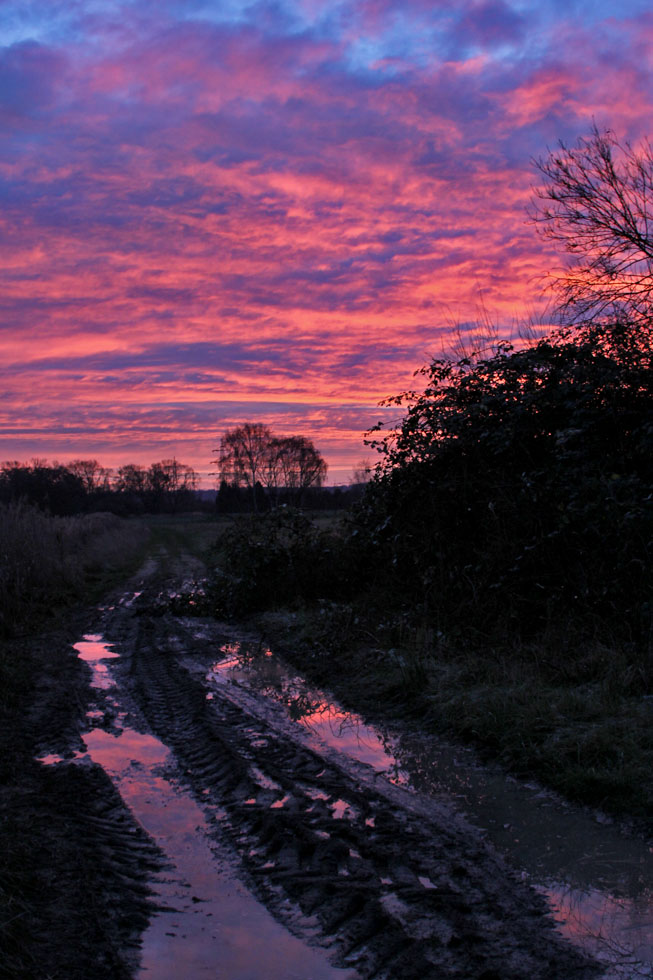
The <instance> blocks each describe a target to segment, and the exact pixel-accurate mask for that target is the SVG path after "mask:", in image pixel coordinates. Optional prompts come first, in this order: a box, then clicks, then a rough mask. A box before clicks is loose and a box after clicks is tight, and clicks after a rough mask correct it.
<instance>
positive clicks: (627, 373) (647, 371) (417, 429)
mask: <svg viewBox="0 0 653 980" xmlns="http://www.w3.org/2000/svg"><path fill="white" fill-rule="evenodd" d="M422 373H423V374H424V376H425V377H426V379H427V385H426V388H425V390H424V392H423V393H421V394H415V393H409V394H408V395H402V396H399V397H398V398H397V399H394V401H395V403H396V404H398V405H403V404H408V405H409V407H408V411H407V414H406V416H405V418H404V419H403V421H402V422H401V425H400V427H399V428H398V430H397V431H396V432H394V433H390V434H387V435H384V436H383V437H381V438H377V441H376V443H375V444H376V446H377V448H379V449H380V450H381V452H382V454H383V465H382V473H381V475H380V476H379V478H378V479H377V480H376V481H375V482H374V483H373V484H372V486H371V487H370V491H369V493H368V495H367V497H366V499H365V501H364V504H363V507H362V508H361V510H360V512H359V515H358V523H359V533H360V536H361V537H366V538H367V539H368V540H369V541H374V542H375V547H376V553H377V556H376V560H375V564H376V565H377V567H379V568H381V569H383V570H384V571H385V573H386V577H387V587H388V588H389V589H390V588H391V589H392V591H393V592H394V593H395V595H398V596H401V595H403V596H405V597H407V596H409V595H410V596H412V597H413V600H414V602H415V603H419V604H420V606H421V607H422V609H423V610H424V611H425V612H426V613H427V615H428V617H429V618H430V619H431V620H432V621H433V622H435V623H437V625H438V626H439V627H440V628H442V629H447V630H452V629H459V628H460V627H461V625H463V624H466V625H473V627H474V628H475V629H477V630H478V631H479V632H481V633H482V634H484V635H486V636H489V635H496V634H497V633H504V634H506V633H508V634H510V635H511V636H512V637H513V638H519V637H520V636H521V637H524V638H529V637H532V636H533V635H534V634H538V633H541V632H542V631H543V630H545V629H548V628H550V627H551V626H553V625H555V624H556V623H558V624H559V623H560V622H562V621H564V620H565V619H569V618H572V619H574V620H575V621H579V620H583V619H585V620H586V621H588V622H589V621H590V620H591V621H592V622H595V623H602V624H604V625H605V624H610V625H611V626H612V628H617V627H618V629H619V631H620V633H621V634H622V636H625V637H626V638H630V639H632V640H633V641H634V642H635V643H637V644H642V643H643V644H644V645H647V644H648V643H649V642H650V630H651V601H650V600H651V586H652V584H653V583H652V581H651V558H652V557H653V452H652V451H653V413H652V411H651V409H652V407H653V403H652V400H651V393H652V388H651V381H652V379H653V371H652V366H651V349H650V345H649V344H648V341H647V339H646V335H645V336H642V335H639V336H638V335H637V334H633V332H631V331H630V330H629V328H628V326H627V325H620V324H618V325H616V326H612V327H610V328H607V327H602V328H599V327H596V326H588V327H586V328H583V329H580V330H577V331H576V332H574V333H573V334H572V332H571V331H569V330H567V331H561V332H559V333H557V334H555V335H553V336H552V337H549V338H546V339H543V340H541V341H540V342H539V343H536V344H535V345H533V346H531V347H529V348H527V349H524V350H513V349H512V348H511V347H510V346H509V345H502V346H500V347H499V348H498V349H497V350H496V351H495V352H494V353H492V354H491V355H490V356H486V357H482V358H477V359H464V360H462V361H460V362H458V363H452V362H449V361H434V362H433V363H432V364H431V365H429V366H428V367H427V368H425V369H423V372H422Z"/></svg>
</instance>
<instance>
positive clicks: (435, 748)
mask: <svg viewBox="0 0 653 980" xmlns="http://www.w3.org/2000/svg"><path fill="white" fill-rule="evenodd" d="M220 654H221V656H220V658H219V659H218V660H217V661H216V663H215V664H213V666H212V667H211V669H210V671H209V673H208V675H207V679H208V681H209V683H217V684H225V683H238V684H243V685H245V686H247V687H249V688H250V689H253V690H255V691H257V692H258V693H261V694H265V695H267V696H268V697H271V698H273V699H274V700H275V701H277V702H278V703H279V704H280V705H282V706H283V707H284V709H285V711H286V713H287V716H288V718H290V719H291V720H293V721H294V722H297V723H298V724H300V725H302V726H303V728H304V729H305V731H306V733H307V735H308V738H309V741H310V740H311V739H312V740H314V742H315V743H316V744H319V743H321V744H327V745H329V746H330V747H331V748H335V749H337V750H338V751H340V752H343V753H345V754H346V755H347V756H349V757H351V758H353V759H356V760H358V761H360V762H364V763H367V764H368V765H371V766H372V767H373V768H374V769H376V770H377V771H378V772H380V773H383V774H384V775H385V777H386V778H388V779H390V780H391V781H393V782H395V783H400V784H402V785H404V786H406V787H408V788H410V789H413V790H415V791H416V792H419V793H422V794H426V795H429V796H432V797H445V798H446V799H447V800H451V799H452V798H453V800H454V801H455V802H456V804H457V806H458V807H459V809H460V810H461V811H462V812H463V813H464V814H465V816H466V817H467V818H468V819H469V820H470V822H472V823H474V824H476V825H477V826H478V827H479V828H480V829H481V830H482V831H483V833H484V836H486V838H487V839H488V840H489V841H491V842H492V843H493V844H494V846H496V847H497V848H498V849H499V850H500V851H501V852H502V853H503V854H504V855H506V857H507V858H508V859H509V860H510V862H511V863H512V864H513V866H516V867H517V868H518V869H519V870H520V871H521V872H522V875H523V877H524V878H526V879H528V880H530V881H531V882H532V883H533V884H534V885H535V886H536V887H537V888H538V890H539V891H541V892H542V893H543V894H544V895H545V896H546V897H547V899H548V901H549V904H550V906H551V909H552V913H553V916H554V918H555V920H556V922H557V924H558V928H559V929H560V931H561V932H562V933H563V934H564V935H566V936H567V937H568V938H570V939H571V940H572V941H573V942H574V943H576V944H578V945H579V946H581V947H582V948H584V949H585V950H587V952H589V953H591V954H592V955H594V956H598V957H599V958H600V959H602V960H603V961H604V962H605V963H606V964H609V967H610V968H609V972H608V974H607V976H610V977H613V978H623V980H626V978H634V977H653V854H652V853H651V850H650V849H649V848H648V847H647V846H646V844H645V843H644V842H642V841H640V840H637V839H630V838H628V837H625V836H622V835H621V834H620V833H619V832H618V830H617V829H616V828H615V827H613V826H611V825H610V823H609V821H608V822H607V823H606V822H604V821H602V822H598V821H599V820H600V819H601V818H600V817H593V816H592V815H591V814H590V813H588V812H585V811H581V810H577V809H576V808H574V807H571V806H567V805H565V804H564V803H563V802H561V801H560V800H558V799H557V798H555V797H554V795H553V794H551V793H548V792H547V791H544V790H542V789H541V787H538V786H536V785H528V784H526V785H524V784H522V783H517V782H516V781H515V780H510V779H506V777H505V776H504V775H503V774H502V773H501V772H499V771H495V772H493V771H492V770H489V769H487V768H485V767H481V766H479V765H478V763H477V761H476V759H475V757H474V755H473V753H472V752H471V751H468V750H466V749H464V748H460V747H453V746H450V745H447V744H446V743H443V742H442V741H441V740H439V739H435V738H434V737H432V736H428V735H416V734H410V735H409V734H396V733H391V732H385V731H382V730H380V729H377V728H376V727H374V726H372V725H367V724H365V722H364V721H363V719H362V718H361V717H360V716H358V715H356V714H354V713H352V712H347V711H344V710H343V709H342V707H341V706H340V705H338V704H337V703H336V702H335V701H333V699H331V698H329V697H328V696H327V695H326V694H325V693H324V692H323V691H320V690H318V689H316V688H314V687H312V686H311V685H309V684H308V683H307V682H306V681H305V680H304V679H303V678H301V677H300V676H298V675H297V674H296V673H295V672H294V671H293V670H292V668H290V667H288V666H287V665H285V664H284V663H283V661H282V660H281V659H280V658H278V657H277V656H273V655H272V654H271V652H270V651H269V650H264V649H262V648H261V647H256V646H255V645H251V644H249V645H248V644H244V643H243V644H239V643H233V642H231V643H228V644H224V645H223V646H222V647H221V648H220ZM338 803H339V804H342V807H341V810H342V816H343V817H346V809H345V807H346V804H345V802H344V801H338ZM338 815H340V812H339V814H338Z"/></svg>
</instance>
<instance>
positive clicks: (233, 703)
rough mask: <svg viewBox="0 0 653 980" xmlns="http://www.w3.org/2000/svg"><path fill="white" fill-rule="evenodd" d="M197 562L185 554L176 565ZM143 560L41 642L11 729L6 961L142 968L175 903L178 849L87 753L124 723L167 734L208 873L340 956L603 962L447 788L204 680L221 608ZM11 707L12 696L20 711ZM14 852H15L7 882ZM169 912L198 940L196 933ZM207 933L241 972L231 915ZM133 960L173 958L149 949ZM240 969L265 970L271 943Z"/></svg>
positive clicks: (216, 644) (214, 653) (363, 962)
mask: <svg viewBox="0 0 653 980" xmlns="http://www.w3.org/2000/svg"><path fill="white" fill-rule="evenodd" d="M194 571H195V570H194V569H193V568H192V567H190V565H186V566H185V567H184V566H183V565H180V567H179V568H178V569H177V575H176V583H177V584H179V582H180V580H181V579H183V577H184V576H187V577H188V576H189V575H192V574H193V572H194ZM143 579H144V580H143V581H142V582H140V581H139V582H138V583H135V584H134V586H133V588H132V590H131V592H130V593H129V596H130V597H129V598H126V596H127V593H125V595H123V597H122V601H120V598H119V597H116V599H115V600H114V601H113V602H109V603H108V604H107V605H106V606H105V607H104V608H103V609H102V610H100V611H99V612H97V613H96V615H95V616H94V617H93V618H89V619H87V620H85V621H84V622H82V621H81V620H80V621H79V622H78V623H76V624H73V625H74V627H75V630H74V632H75V635H74V636H71V637H66V638H64V637H59V639H58V642H57V644H55V645H53V644H52V643H51V642H50V644H49V643H48V642H46V640H45V639H44V640H43V641H42V642H41V644H40V648H39V650H38V651H36V650H35V649H32V650H31V654H30V655H32V656H37V655H38V656H39V657H40V658H41V659H42V669H41V673H40V677H41V681H40V685H41V686H40V690H39V691H37V692H35V693H34V694H33V695H32V697H31V698H26V699H25V702H24V705H23V708H24V709H25V710H24V711H22V715H23V719H24V720H23V723H22V728H23V730H22V732H21V733H20V738H19V739H18V738H17V736H16V733H15V732H13V733H12V732H11V731H10V730H5V732H4V744H5V746H7V747H8V748H9V749H11V748H12V746H13V747H14V748H16V747H17V746H18V745H19V746H20V751H19V755H20V758H19V759H17V760H15V761H14V763H13V764H12V766H11V767H10V770H11V771H10V772H9V773H8V777H9V778H8V780H7V782H6V785H5V787H4V788H3V790H2V800H3V805H4V807H5V814H7V815H8V819H9V820H10V821H12V822H13V823H12V827H13V831H12V834H11V835H10V836H11V839H12V841H17V844H16V845H15V847H17V848H18V850H20V849H21V848H22V849H23V851H24V852H25V853H26V854H27V855H28V858H29V862H30V867H31V876H28V878H27V883H26V882H25V881H23V882H22V885H21V887H22V890H23V892H24V894H21V895H19V896H18V897H17V898H16V899H15V904H14V906H13V908H8V909H7V922H6V923H5V928H4V930H3V931H2V932H1V933H0V936H2V944H3V952H4V951H6V952H7V954H8V955H9V957H10V959H7V958H6V957H5V958H4V959H3V963H4V964H5V966H4V967H3V968H2V969H4V975H5V976H16V977H18V976H25V977H27V976H35V977H39V976H43V977H46V976H50V977H56V978H59V977H61V978H63V977H66V978H73V980H75V978H77V977H80V978H81V977H90V976H93V977H94V978H103V977H107V978H108V977H112V978H120V977H127V976H135V975H137V974H138V971H139V970H140V966H139V958H138V956H137V948H138V942H139V937H140V935H141V934H142V932H143V929H144V927H145V924H146V922H147V921H148V919H151V920H152V921H153V923H156V922H157V921H158V922H159V923H160V922H161V921H163V920H164V918H165V916H170V915H171V914H172V915H174V913H170V912H162V911H160V907H161V906H162V905H165V904H166V902H169V903H173V898H174V896H172V895H171V894H170V893H169V894H168V895H167V897H166V895H165V894H164V892H163V891H162V890H161V888H160V884H161V883H162V882H164V883H165V882H166V881H167V882H168V883H170V882H171V881H173V880H174V878H175V873H176V872H175V869H174V868H171V867H170V855H169V856H168V859H167V860H166V857H165V855H164V853H163V849H162V847H157V846H156V845H155V843H154V837H155V836H156V833H157V832H156V830H150V835H148V834H147V833H146V831H145V830H144V829H143V827H142V826H141V823H143V824H147V820H146V818H145V817H144V816H143V813H142V812H141V814H140V815H139V817H138V820H139V821H141V822H140V823H139V822H138V821H137V819H136V818H135V816H134V815H133V814H134V813H135V812H136V811H137V809H138V808H137V804H136V802H135V801H134V800H133V799H131V800H129V807H128V806H127V804H126V803H125V802H124V800H123V799H122V798H121V796H120V795H119V794H118V792H117V790H116V788H115V786H114V783H113V782H112V781H111V779H110V778H109V775H108V774H107V770H108V771H109V772H111V764H106V763H105V764H103V765H102V766H101V765H98V764H97V762H94V761H93V759H101V747H102V744H103V743H106V739H107V738H114V739H116V740H118V741H119V739H120V737H121V735H122V736H123V737H124V733H125V732H135V733H137V734H141V735H145V736H148V737H150V738H152V737H153V736H154V737H155V738H156V739H158V740H159V742H160V744H161V745H162V746H163V747H164V755H163V756H160V757H158V756H157V762H156V764H157V765H159V766H164V770H165V771H161V772H160V773H159V777H157V778H164V777H165V779H166V780H167V782H168V784H169V786H170V787H172V789H171V792H173V793H174V792H178V793H181V794H187V795H188V797H189V798H192V799H193V800H194V806H195V807H196V808H197V812H198V813H199V814H201V820H200V819H199V818H198V822H197V824H196V826H195V828H193V829H192V833H193V834H195V833H196V834H197V835H199V836H200V837H201V838H202V840H203V841H205V842H206V844H207V850H206V852H205V853H206V858H205V859H203V861H202V863H203V867H204V871H205V872H206V870H207V865H209V877H211V876H212V875H213V870H212V869H215V876H216V878H217V879H218V880H220V881H222V882H223V885H221V887H223V888H227V889H228V888H229V887H231V888H232V889H233V891H234V893H235V892H238V893H239V894H244V893H245V892H246V893H248V894H249V895H251V896H254V898H255V899H256V900H257V901H258V902H259V903H260V904H261V906H263V907H264V909H265V910H266V914H269V915H270V916H271V917H272V919H273V920H274V922H275V925H276V924H277V923H280V924H281V925H283V926H284V927H285V929H287V930H288V932H289V933H291V934H292V935H293V936H294V937H296V938H297V940H298V941H300V942H302V943H310V944H312V945H317V946H321V947H323V948H324V949H326V950H328V957H329V959H330V961H331V963H332V966H333V969H334V971H338V974H339V975H341V976H345V975H346V976H351V977H359V978H371V977H379V978H392V980H404V978H405V980H408V978H419V980H424V978H430V977H433V978H435V977H438V978H465V980H493V978H495V980H509V978H515V980H516V978H523V977H529V978H532V980H538V978H542V980H544V978H546V980H554V978H560V980H562V978H565V980H571V978H585V977H591V976H596V975H598V973H599V972H600V971H599V969H598V967H597V966H596V964H593V963H592V962H590V961H589V960H588V959H587V958H585V957H584V956H583V955H582V954H581V953H579V952H578V951H576V950H575V949H573V948H572V947H571V946H570V945H568V944H567V943H566V942H565V941H564V940H563V939H561V938H560V937H559V935H558V934H557V933H556V932H555V931H554V928H553V924H552V920H551V919H550V917H549V916H547V914H546V904H545V901H544V899H543V898H542V896H541V895H539V894H537V893H536V891H535V890H534V889H532V888H530V887H529V886H528V885H527V884H525V883H524V882H523V881H522V880H521V879H520V878H519V876H518V875H517V874H516V873H515V872H513V871H511V870H510V869H509V868H508V867H507V865H506V864H505V862H504V861H503V860H502V859H501V858H500V857H499V856H498V854H497V853H496V852H495V851H494V850H493V849H492V848H491V847H490V846H488V844H487V842H486V841H485V840H484V838H483V835H482V834H481V833H480V831H479V830H477V829H475V828H473V827H472V826H471V825H469V824H468V823H466V822H465V820H463V819H462V818H461V817H460V815H459V814H458V813H457V812H456V810H455V809H454V808H453V807H451V806H449V805H447V804H446V803H444V802H443V801H440V800H435V799H433V798H426V797H421V796H419V795H417V794H415V793H410V792H408V791H407V790H406V789H405V788H403V787H402V786H400V785H395V784H393V783H392V782H390V781H389V780H387V779H386V778H384V777H383V776H380V775H379V774H378V772H377V771H376V770H375V769H374V768H373V767H371V766H370V765H368V764H367V763H366V762H365V761H364V760H356V759H351V758H350V757H349V756H347V755H344V754H343V753H341V752H338V751H337V750H333V749H330V748H329V747H328V746H321V747H320V746H318V745H316V743H314V742H311V738H310V737H309V735H307V734H306V732H305V731H303V730H302V729H301V728H300V727H299V726H296V725H293V723H292V719H289V718H288V716H287V712H286V711H285V708H284V707H283V705H279V704H275V702H274V701H273V700H270V699H269V698H265V697H264V696H261V695H260V694H259V693H257V692H256V691H252V690H251V689H248V688H247V686H246V685H238V684H220V683H217V684H210V683H209V681H208V680H207V674H208V673H209V672H210V670H211V667H212V665H214V664H215V662H216V660H217V659H218V654H219V650H220V646H221V645H223V644H224V633H223V631H222V632H221V627H220V624H211V623H209V622H201V623H200V622H199V621H197V620H192V619H184V618H181V617H180V616H175V615H173V614H172V613H171V612H170V611H169V610H168V609H167V607H166V603H165V601H164V599H165V597H166V596H167V595H168V594H169V591H170V589H171V588H173V586H174V584H175V583H174V582H164V581H162V580H161V577H160V575H159V574H158V573H157V570H156V567H155V566H154V565H151V566H150V568H149V569H148V575H146V576H143ZM135 592H138V593H139V594H138V595H135V594H134V593H135ZM84 636H86V637H91V636H96V637H100V636H102V637H104V638H105V639H106V640H108V641H110V642H111V644H112V648H111V649H112V651H115V653H116V654H117V656H116V657H115V658H114V659H112V660H111V662H110V664H107V665H105V666H107V670H106V672H105V671H102V672H101V673H106V675H107V677H108V681H107V685H106V686H103V685H102V684H99V683H98V684H97V685H96V687H95V688H91V687H90V680H91V676H90V667H89V666H88V663H87V664H86V665H85V664H84V661H82V660H80V659H79V658H78V656H77V654H78V653H80V652H81V653H82V654H83V653H84V652H86V653H88V652H89V651H88V648H82V649H81V650H80V648H79V645H78V649H77V650H74V649H73V644H75V643H76V644H79V642H80V641H81V642H83V643H89V642H94V641H93V640H91V639H86V640H83V639H82V638H83V637H84ZM114 685H115V690H114ZM28 703H30V704H31V705H32V707H31V708H30V709H29V710H27V708H26V705H27V704H28ZM18 707H20V706H18ZM18 717H19V714H18V712H17V709H16V710H14V713H13V722H14V725H16V723H17V719H18ZM89 729H90V732H89ZM150 744H153V743H150ZM134 751H135V750H134ZM157 751H158V750H157ZM128 755H129V753H128ZM37 758H40V759H42V760H44V761H43V762H40V763H39V762H37V761H35V760H36V759H37ZM58 759H61V760H62V761H57V760H58ZM66 760H69V761H66ZM46 763H50V764H49V765H48V764H46ZM127 765H129V762H127ZM119 769H120V766H116V765H114V771H113V773H112V775H113V778H114V780H115V782H116V785H118V786H120V778H121V777H120V772H119V771H118V770H119ZM175 787H176V789H175ZM154 809H155V810H156V809H160V807H157V806H156V805H155V806H154ZM21 853H22V852H21ZM17 857H20V855H18V854H17V852H15V853H14V854H13V856H12V857H11V858H10V859H8V861H7V862H6V867H5V887H6V888H7V891H8V892H10V890H11V886H12V882H11V874H12V869H16V868H17V867H18V866H19V864H20V861H19V860H17ZM173 860H174V858H173ZM225 876H226V877H225ZM226 881H231V885H229V884H224V882H226ZM28 886H29V887H28ZM157 889H158V890H157ZM197 897H198V898H199V901H204V900H205V897H204V896H201V895H198V896H197ZM191 901H192V898H191ZM157 909H159V911H158V912H157ZM11 912H14V913H15V916H18V918H17V919H15V920H14V921H12V920H11V915H10V913H11ZM21 920H22V921H21ZM168 921H170V922H172V921H173V920H172V919H168ZM17 923H20V925H17ZM227 928H228V926H227V925H225V926H223V929H225V930H226V929H227ZM167 931H171V932H176V933H177V939H178V943H176V944H173V945H176V946H177V947H178V946H181V947H182V952H183V949H184V948H185V950H186V952H188V949H189V946H192V942H191V939H190V937H188V936H187V937H186V939H184V935H183V930H181V929H179V930H175V929H170V930H167ZM165 932H166V930H164V931H163V934H164V935H165ZM160 935H161V931H159V938H160ZM215 935H216V959H215V973H214V975H215V976H216V977H219V976H223V977H227V978H231V980H235V978H236V976H238V975H239V974H237V973H236V968H235V967H232V968H231V972H225V969H223V965H222V964H221V962H220V958H219V949H220V944H221V943H222V945H223V947H224V941H225V936H226V935H227V932H226V931H223V933H222V935H221V933H220V929H219V928H216V930H215ZM146 937H147V933H146ZM169 938H174V937H169ZM184 943H186V945H185V947H184ZM146 951H147V946H146ZM147 955H149V953H147V952H146V956H145V959H146V957H147ZM167 955H175V953H174V951H173V952H171V953H169V954H167ZM320 955H322V954H320ZM180 962H181V960H180ZM7 964H10V970H11V969H13V971H14V972H8V970H7ZM224 966H225V967H226V964H224ZM20 970H22V971H23V972H22V973H21V972H20ZM30 970H31V971H32V972H31V973H30V972H29V971H30ZM207 971H209V972H205V973H202V972H200V971H199V968H198V970H197V971H196V972H195V974H193V972H192V971H191V972H188V968H186V969H184V968H180V973H179V975H182V974H185V975H188V976H189V977H192V976H193V975H197V976H200V975H207V976H208V975H211V974H210V964H208V965H207ZM247 971H249V972H247ZM340 971H344V972H340ZM338 974H336V973H334V975H338ZM141 975H142V976H144V977H151V978H152V980H156V977H157V976H159V978H161V977H163V976H164V974H163V972H161V971H160V972H159V973H157V968H156V967H155V966H154V967H149V968H148V970H147V972H146V973H143V972H142V971H141ZM242 975H243V976H247V977H251V978H252V980H253V978H255V977H256V976H260V977H268V976H269V973H268V972H267V964H266V961H265V960H263V961H262V962H261V963H260V969H257V968H256V967H254V966H252V965H251V964H250V965H249V966H248V967H247V968H246V970H245V972H244V973H243V974H242ZM292 975H297V974H293V973H292V972H290V970H289V971H288V972H287V976H292ZM309 975H311V974H310V973H306V974H305V976H309Z"/></svg>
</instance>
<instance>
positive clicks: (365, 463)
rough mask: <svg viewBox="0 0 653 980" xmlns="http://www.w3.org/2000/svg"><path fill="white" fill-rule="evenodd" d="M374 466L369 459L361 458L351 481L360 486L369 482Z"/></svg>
mask: <svg viewBox="0 0 653 980" xmlns="http://www.w3.org/2000/svg"><path fill="white" fill-rule="evenodd" d="M372 472H373V467H372V464H371V462H370V461H369V459H361V460H360V461H359V462H358V463H357V464H356V466H354V469H353V470H352V474H351V482H352V483H353V484H354V485H355V486H359V485H360V484H362V483H369V482H370V480H371V479H372Z"/></svg>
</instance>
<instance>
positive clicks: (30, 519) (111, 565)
mask: <svg viewBox="0 0 653 980" xmlns="http://www.w3.org/2000/svg"><path fill="white" fill-rule="evenodd" d="M146 540H147V530H146V528H145V527H144V525H142V524H141V523H139V522H133V521H125V520H123V519H121V518H118V517H115V516H113V515H112V514H87V515H83V516H78V517H50V516H48V515H46V514H43V513H42V512H41V511H39V510H36V509H35V508H32V507H28V506H25V505H22V504H10V505H8V506H5V507H1V508H0V559H1V562H0V635H3V634H4V635H5V636H6V635H11V634H14V633H15V632H16V631H17V630H22V629H26V628H29V629H33V627H34V626H35V625H37V624H38V623H40V622H41V621H42V620H43V618H44V617H47V616H50V615H52V614H53V613H55V612H56V611H57V610H58V609H61V608H65V607H67V606H69V605H70V604H71V603H72V602H78V601H80V600H82V599H83V600H87V601H89V602H92V601H93V600H94V599H96V598H97V597H98V596H99V595H100V594H101V593H102V592H103V591H105V590H106V588H108V587H109V585H110V584H111V582H112V580H113V579H114V578H115V577H116V576H118V575H120V574H123V573H124V571H125V569H126V568H128V567H130V566H132V565H133V564H134V563H135V562H136V561H137V560H138V559H139V558H140V557H141V556H142V554H143V550H144V547H145V543H146Z"/></svg>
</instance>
